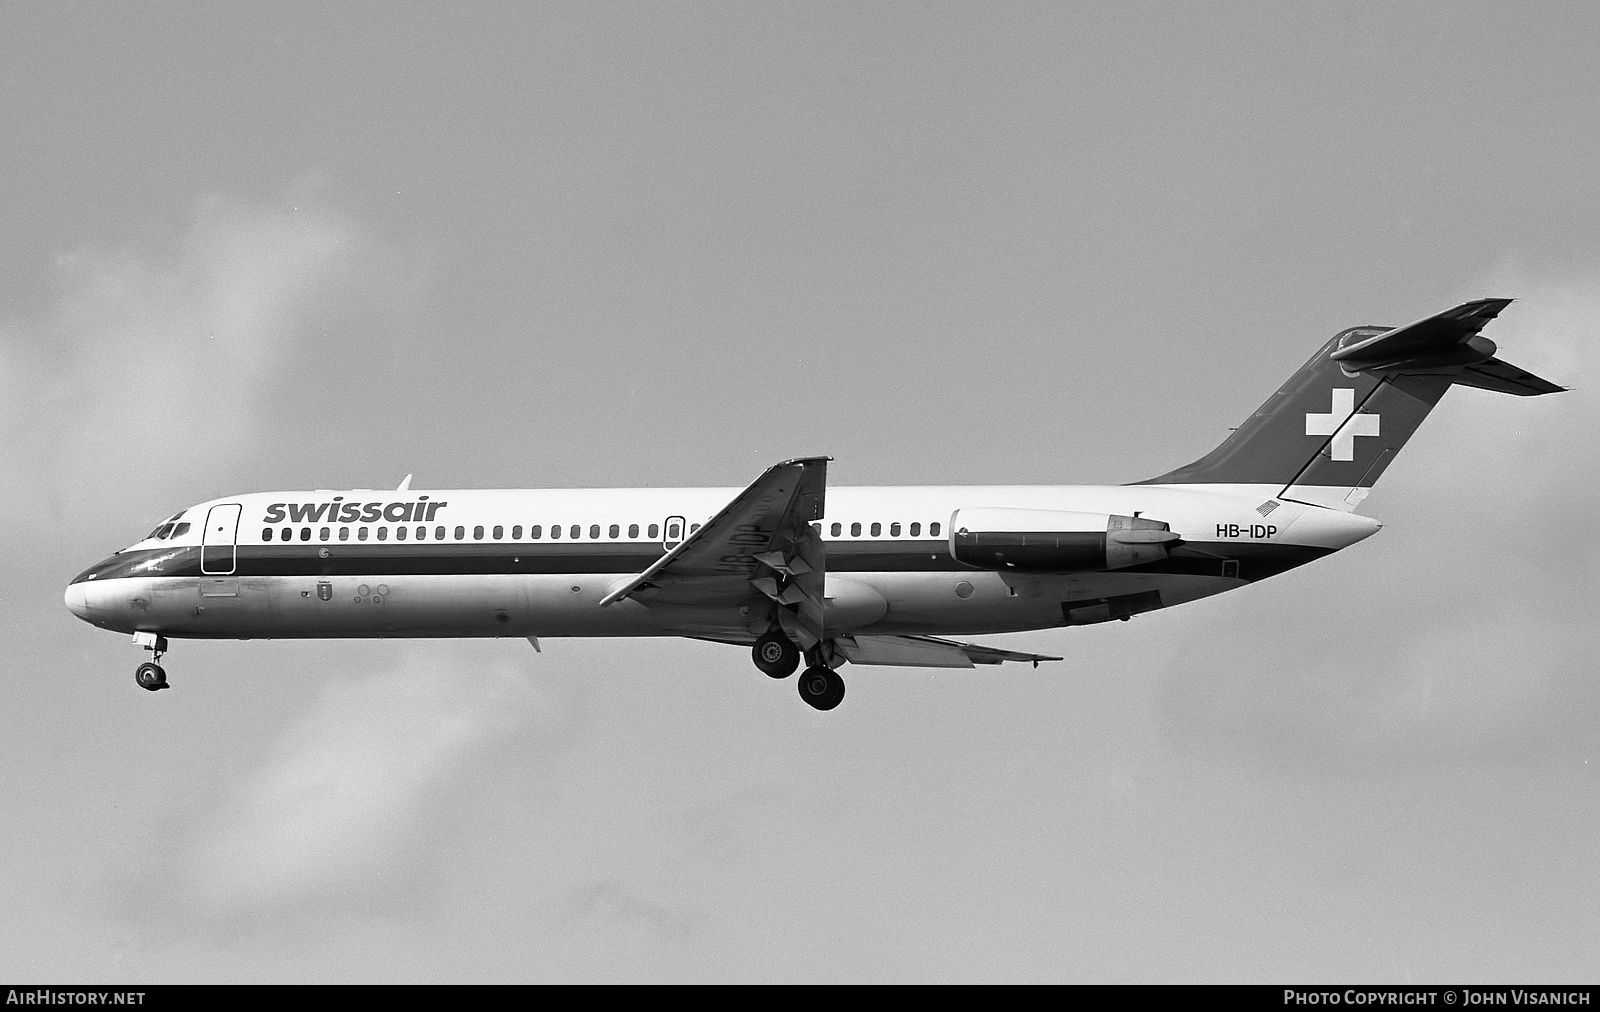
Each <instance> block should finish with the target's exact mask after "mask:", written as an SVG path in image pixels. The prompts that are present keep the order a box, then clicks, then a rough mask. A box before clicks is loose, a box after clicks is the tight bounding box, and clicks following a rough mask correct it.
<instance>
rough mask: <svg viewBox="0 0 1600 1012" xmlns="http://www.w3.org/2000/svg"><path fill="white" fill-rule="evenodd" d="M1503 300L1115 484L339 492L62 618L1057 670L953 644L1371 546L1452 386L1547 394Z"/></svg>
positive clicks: (161, 567)
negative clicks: (1377, 498) (1376, 493)
mask: <svg viewBox="0 0 1600 1012" xmlns="http://www.w3.org/2000/svg"><path fill="white" fill-rule="evenodd" d="M1510 302H1511V300H1509V299H1483V300H1479V301H1475V302H1468V303H1465V304H1463V305H1460V306H1457V307H1455V308H1454V309H1450V310H1447V311H1445V312H1443V313H1439V314H1437V315H1434V316H1430V317H1427V318H1425V319H1422V320H1419V321H1417V322H1416V323H1412V324H1409V325H1407V326H1404V327H1398V328H1395V327H1373V326H1367V327H1354V328H1351V329H1348V330H1344V331H1341V332H1340V333H1338V334H1336V335H1335V336H1334V337H1333V338H1332V339H1330V340H1329V341H1328V342H1327V343H1326V344H1324V345H1323V346H1322V347H1321V348H1319V349H1318V350H1317V353H1316V354H1315V355H1313V356H1312V357H1311V359H1310V361H1308V362H1307V363H1306V364H1305V365H1304V366H1303V367H1301V369H1300V370H1299V371H1298V372H1296V373H1295V374H1294V375H1293V376H1291V377H1290V378H1289V380H1288V382H1286V383H1284V385H1283V386H1282V387H1281V388H1279V389H1278V391H1277V392H1276V393H1274V394H1273V395H1272V396H1271V397H1269V398H1268V399H1267V401H1266V403H1264V404H1263V405H1262V406H1261V407H1260V408H1258V409H1257V410H1256V412H1255V413H1254V414H1252V415H1251V416H1250V417H1249V418H1248V419H1246V420H1245V422H1244V423H1243V424H1242V425H1240V426H1239V427H1238V428H1237V429H1235V430H1234V431H1233V432H1232V434H1231V435H1229V436H1228V437H1227V439H1225V440H1224V441H1223V442H1222V443H1221V444H1220V445H1219V446H1217V447H1216V449H1214V450H1212V451H1211V452H1210V453H1208V454H1206V455H1205V456H1203V457H1201V458H1200V459H1199V460H1196V461H1194V462H1193V463H1191V464H1188V465H1186V466H1183V467H1179V468H1177V469H1175V470H1172V471H1168V472H1167V473H1165V474H1162V475H1159V476H1157V477H1154V478H1149V479H1146V480H1144V481H1139V482H1134V483H1131V484H1126V485H1038V486H1034V485H1026V486H1024V485H1012V486H961V485H942V486H910V487H853V488H852V487H839V488H828V487H827V467H828V461H829V460H830V459H831V458H828V457H821V456H818V457H803V458H797V459H794V460H786V461H784V462H782V463H779V464H775V465H773V466H772V467H770V468H768V469H767V470H766V471H765V472H764V473H763V474H762V475H761V476H760V477H758V478H757V479H756V480H755V481H754V482H752V483H751V484H750V485H749V487H747V488H744V489H742V490H741V489H738V488H618V489H451V490H448V491H437V490H433V491H426V492H422V491H418V490H416V489H413V488H411V487H410V482H411V477H410V476H409V475H408V476H407V477H406V480H405V481H404V482H402V483H401V484H400V486H399V487H398V488H396V489H394V490H393V491H372V490H368V489H347V490H344V491H301V492H271V493H253V494H250V495H241V496H232V497H228V498H224V499H216V500H211V501H209V502H203V503H200V504H199V505H196V506H191V507H189V508H188V509H184V510H180V511H179V512H177V513H175V514H173V515H172V516H171V517H168V518H167V519H166V520H164V521H162V522H161V523H160V524H159V525H158V526H157V527H156V528H155V530H153V531H151V532H150V534H149V535H148V536H146V537H145V538H144V539H142V540H140V541H138V542H137V543H135V544H133V545H130V546H128V547H127V548H124V549H122V550H121V551H118V552H117V553H116V554H114V555H112V556H111V557H110V558H107V559H105V560H104V561H102V562H99V563H96V564H95V565H94V566H91V567H90V568H89V569H87V570H85V571H84V572H83V573H82V574H80V575H79V576H78V577H77V578H76V579H74V580H73V581H72V583H71V584H70V585H69V586H68V587H67V589H66V595H65V600H66V605H67V607H68V608H69V609H70V610H71V611H72V613H73V614H75V615H77V616H78V617H79V618H81V619H83V620H84V621H86V622H89V623H91V624H93V625H96V626H99V627H100V628H103V629H111V630H116V631H118V632H123V633H131V634H132V636H133V641H134V643H135V644H136V645H137V646H140V647H142V648H144V649H146V650H149V651H150V652H151V659H150V660H149V661H148V662H146V663H144V664H141V665H139V667H138V669H137V671H136V673H135V678H136V681H137V683H138V684H139V685H140V686H142V687H143V688H145V689H148V690H151V691H158V690H161V689H165V688H167V687H168V682H167V676H166V672H165V671H164V670H163V669H162V667H161V664H160V661H161V658H162V654H163V653H164V652H165V651H166V650H167V647H168V641H169V639H174V638H180V637H187V638H196V639H255V638H266V639H273V638H332V637H467V636H499V637H525V638H527V639H528V640H529V641H530V642H531V643H532V645H533V647H534V649H539V647H540V644H539V640H540V638H541V637H560V636H683V637H691V638H694V639H700V640H709V641H713V642H718V643H727V644H733V645H738V646H741V647H748V648H749V649H750V650H751V655H752V659H753V661H754V663H755V666H756V667H757V668H758V669H759V670H760V671H762V672H763V673H765V674H767V675H769V676H771V677H773V678H785V677H787V676H789V675H790V674H793V673H794V671H795V670H796V669H797V668H798V667H799V666H800V663H801V661H802V660H803V661H804V663H805V665H806V668H805V671H804V672H803V673H802V674H801V677H800V678H799V679H798V680H797V682H798V687H799V693H800V696H801V698H802V699H804V700H805V702H807V703H809V704H810V705H811V706H813V707H815V708H816V709H818V710H831V709H833V708H834V707H836V706H838V705H839V703H840V701H841V700H842V699H843V698H844V681H843V679H842V678H841V677H840V676H839V674H838V668H839V667H840V666H841V665H843V664H845V663H847V662H848V663H851V664H857V665H862V666H869V665H898V666H910V667H924V668H972V667H974V666H975V665H979V664H984V665H992V664H1000V663H1003V662H1007V661H1017V662H1031V663H1032V664H1033V665H1034V666H1035V667H1037V666H1038V665H1039V663H1040V662H1042V661H1059V660H1061V659H1062V658H1060V657H1057V656H1052V655H1045V654H1033V653H1026V652H1022V651H1016V650H1006V649H1001V648H998V647H992V646H983V645H979V644H976V643H969V642H966V641H965V640H964V639H955V638H952V637H958V636H960V637H965V636H973V635H985V634H995V633H1009V632H1018V631H1023V630H1034V629H1047V628H1058V627H1063V626H1066V627H1070V626H1082V625H1091V624H1095V623H1099V622H1108V621H1112V620H1123V621H1126V620H1128V619H1131V618H1133V617H1134V616H1136V615H1142V614H1145V613H1146V612H1152V611H1155V610H1157V609H1161V608H1168V607H1171V606H1173V605H1177V604H1183V603H1185V602H1188V601H1195V600H1198V599H1200V598H1203V597H1209V596H1211V595H1213V594H1219V593H1222V592H1223V591H1227V590H1234V589H1236V588H1239V587H1244V586H1246V585H1248V584H1251V583H1254V582H1256V581H1258V580H1263V579H1266V578H1267V577H1271V576H1275V575H1277V574H1279V573H1282V572H1285V571H1287V570H1290V569H1293V568H1295V567H1297V566H1301V565H1304V564H1305V563H1308V562H1311V561H1313V560H1315V559H1319V558H1322V557H1323V556H1325V555H1328V554H1330V553H1332V552H1336V551H1338V550H1340V549H1342V548H1347V547H1349V546H1350V545H1353V544H1355V543H1356V542H1358V541H1361V540H1363V539H1364V538H1367V537H1369V536H1370V535H1372V534H1374V533H1376V532H1377V531H1378V530H1379V528H1380V527H1381V526H1382V525H1381V524H1379V523H1378V522H1377V521H1375V520H1373V519H1370V518H1368V517H1366V516H1362V515H1360V514H1358V513H1356V512H1355V510H1356V508H1357V507H1358V506H1359V505H1360V504H1361V501H1362V500H1363V499H1364V498H1365V497H1366V495H1367V493H1368V491H1369V490H1370V489H1371V488H1372V486H1373V484H1374V483H1375V482H1376V481H1377V480H1378V478H1379V476H1380V475H1382V474H1383V472H1384V470H1385V469H1386V468H1387V467H1388V466H1389V465H1390V463H1392V462H1393V460H1394V456H1395V454H1396V453H1398V452H1399V450H1400V448H1401V447H1402V446H1404V445H1405V442H1406V440H1407V439H1408V438H1410V436H1411V434H1412V433H1413V432H1415V431H1416V429H1417V427H1418V426H1419V425H1420V424H1421V423H1422V421H1423V419H1424V418H1425V417H1426V416H1427V414H1428V412H1429V411H1430V410H1431V409H1432V408H1433V406H1434V405H1435V404H1436V403H1438V401H1439V399H1440V398H1441V397H1442V396H1443V395H1444V393H1445V391H1446V390H1448V389H1449V388H1450V387H1451V386H1452V385H1459V386H1469V387H1477V388H1480V389H1484V390H1492V391H1498V392H1501V393H1509V394H1516V395H1520V396H1534V395H1539V394H1548V393H1556V392H1559V391H1561V390H1562V389H1564V388H1562V387H1559V386H1556V385H1555V384H1553V383H1550V382H1549V381H1547V380H1544V379H1540V378H1539V377H1537V376H1534V375H1532V374H1531V373H1528V372H1525V371H1524V370H1522V369H1519V368H1517V367H1516V366H1513V365H1510V364H1508V363H1506V362H1504V361H1502V360H1500V359H1499V358H1497V357H1495V353H1496V351H1497V350H1498V349H1497V348H1496V346H1495V344H1494V342H1493V341H1490V340H1489V339H1488V338H1485V337H1483V336H1481V335H1480V333H1479V332H1480V331H1481V330H1482V329H1483V328H1484V326H1485V325H1486V324H1488V323H1489V321H1491V320H1493V319H1494V318H1495V317H1496V316H1498V315H1499V314H1500V312H1501V311H1502V310H1503V309H1505V307H1506V306H1507V305H1509V304H1510Z"/></svg>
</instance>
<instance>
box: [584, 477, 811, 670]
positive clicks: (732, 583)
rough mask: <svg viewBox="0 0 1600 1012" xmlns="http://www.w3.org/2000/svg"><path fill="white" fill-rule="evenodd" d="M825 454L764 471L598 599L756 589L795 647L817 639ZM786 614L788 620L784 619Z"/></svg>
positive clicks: (690, 596)
mask: <svg viewBox="0 0 1600 1012" xmlns="http://www.w3.org/2000/svg"><path fill="white" fill-rule="evenodd" d="M828 460H829V458H827V457H800V458H797V459H795V460H786V461H784V462H783V463H781V464H775V465H773V466H772V467H769V468H767V470H766V472H765V473H763V474H762V475H761V477H759V478H757V479H756V480H755V481H754V482H752V483H751V485H750V487H749V488H747V489H745V490H744V491H743V492H741V493H739V494H738V495H737V496H735V497H734V499H733V501H732V502H730V503H728V505H727V506H724V507H723V508H722V511H721V512H719V513H718V514H717V515H716V516H714V517H712V518H711V519H710V520H708V521H706V523H705V525H704V526H703V527H701V528H700V529H698V530H696V531H694V532H693V533H691V534H690V535H689V536H688V537H687V538H685V539H684V540H683V542H682V543H681V544H679V545H678V546H677V547H675V548H673V549H672V550H671V551H669V552H668V553H667V554H666V555H663V556H662V557H661V558H660V559H658V560H656V562H655V563H654V564H653V565H651V566H650V568H648V569H646V570H645V571H644V572H642V573H640V574H639V575H638V576H635V577H633V578H631V579H630V580H628V581H626V582H625V583H622V584H621V585H620V586H617V587H616V588H614V589H613V590H612V591H611V592H610V593H608V594H607V595H606V596H605V597H603V598H601V600H600V604H601V605H602V606H605V605H609V604H615V603H616V602H618V601H621V600H624V599H626V598H629V597H639V599H640V601H641V603H645V604H652V603H663V604H712V603H718V602H724V601H742V600H744V599H746V598H748V597H749V596H750V594H751V592H752V590H754V591H758V592H760V593H763V594H765V595H766V596H768V597H771V598H773V599H774V600H776V601H777V602H778V603H779V604H780V605H783V606H784V607H782V608H780V609H779V619H780V621H783V623H784V629H785V631H786V632H788V633H789V634H790V635H791V637H793V638H795V641H796V642H797V643H799V644H800V646H801V647H802V648H804V647H809V646H811V645H812V644H814V643H816V642H817V640H819V639H820V638H821V636H822V585H823V575H824V571H825V569H826V562H825V559H824V547H823V544H822V539H821V537H820V536H819V535H818V534H817V532H816V531H815V530H814V529H812V527H811V524H812V522H813V521H816V520H820V519H821V518H822V514H823V502H824V494H825V490H826V486H827V479H828ZM786 616H787V617H786Z"/></svg>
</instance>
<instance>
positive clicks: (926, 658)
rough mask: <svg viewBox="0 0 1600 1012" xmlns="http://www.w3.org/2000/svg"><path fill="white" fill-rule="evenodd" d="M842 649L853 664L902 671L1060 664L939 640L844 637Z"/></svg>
mask: <svg viewBox="0 0 1600 1012" xmlns="http://www.w3.org/2000/svg"><path fill="white" fill-rule="evenodd" d="M838 645H839V649H840V650H841V651H843V653H844V655H845V657H846V658H847V659H848V660H849V661H850V662H851V663H852V664H878V665H885V666H891V667H903V668H970V667H974V666H976V665H979V664H1000V663H1002V662H1004V661H1030V662H1032V664H1033V666H1034V667H1038V666H1039V662H1040V661H1059V660H1061V658H1059V657H1051V656H1049V655H1046V654H1027V653H1022V652H1020V651H1016V650H1000V649H997V648H995V647H986V646H981V645H979V644H977V643H958V642H956V641H955V640H947V639H940V638H939V637H937V636H842V637H840V638H839V640H838Z"/></svg>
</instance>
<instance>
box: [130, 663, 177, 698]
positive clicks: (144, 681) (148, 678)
mask: <svg viewBox="0 0 1600 1012" xmlns="http://www.w3.org/2000/svg"><path fill="white" fill-rule="evenodd" d="M133 678H134V681H136V682H138V683H139V688H141V689H149V690H150V691H151V692H159V691H160V690H162V689H170V688H172V686H170V685H168V684H167V673H166V672H165V671H162V670H161V665H159V664H151V663H150V662H148V661H147V662H145V663H144V664H141V665H139V670H137V671H135V672H134V673H133Z"/></svg>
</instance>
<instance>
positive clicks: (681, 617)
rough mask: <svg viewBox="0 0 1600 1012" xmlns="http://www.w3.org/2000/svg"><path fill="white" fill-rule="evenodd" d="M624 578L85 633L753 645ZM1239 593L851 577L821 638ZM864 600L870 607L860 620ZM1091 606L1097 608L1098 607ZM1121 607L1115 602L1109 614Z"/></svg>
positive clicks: (298, 588) (530, 582) (175, 581)
mask: <svg viewBox="0 0 1600 1012" xmlns="http://www.w3.org/2000/svg"><path fill="white" fill-rule="evenodd" d="M626 576H627V574H598V575H597V574H592V573H590V574H578V575H573V574H546V575H520V574H490V575H400V576H382V577H362V576H332V577H318V576H268V577H250V576H245V577H200V578H195V577H155V578H145V579H118V580H110V581H106V582H104V583H102V584H100V585H99V586H97V587H96V588H95V601H96V603H97V607H96V611H95V615H96V617H95V619H94V621H95V624H97V625H100V626H102V627H104V628H108V629H115V630H119V631H123V632H132V631H135V630H146V631H151V632H159V633H162V634H164V635H167V636H174V637H189V638H199V639H278V638H281V639H304V638H343V637H352V638H363V637H374V638H376V637H455V636H460V637H488V636H506V637H523V636H546V637H560V636H671V635H688V636H705V637H712V638H732V639H746V638H749V639H753V638H754V637H755V636H756V635H758V634H760V633H761V632H764V631H765V628H766V622H767V619H766V617H765V612H764V611H763V610H762V609H761V608H760V607H759V602H757V605H756V606H755V607H751V606H750V605H735V604H720V605H711V606H665V605H659V604H657V605H651V604H649V603H648V601H647V600H646V601H643V602H641V601H638V600H628V601H622V602H618V603H617V604H614V605H611V606H609V607H604V608H602V607H600V605H599V601H600V598H602V597H603V596H605V594H606V593H607V590H608V588H609V587H611V586H613V585H614V584H615V582H616V581H617V580H619V579H625V578H626ZM1239 585H1240V581H1238V580H1232V579H1221V578H1217V577H1203V576H1185V575H1174V574H1155V573H1150V574H1138V573H1089V574H1075V575H1070V576H1054V575H1037V574H1029V575H1012V574H1006V573H996V572H986V571H979V570H972V571H949V572H942V573H852V574H850V578H849V583H848V584H841V585H840V588H841V590H843V589H846V588H848V590H849V593H850V598H849V599H847V598H846V597H845V596H844V594H843V593H841V596H840V598H839V599H838V604H839V607H838V608H836V609H830V610H829V611H828V615H829V620H828V626H827V631H828V632H829V633H836V634H839V635H850V634H855V633H863V634H881V635H904V634H930V635H966V634H979V633H993V632H1015V631H1021V630H1028V629H1041V628H1050V627H1054V626H1062V625H1076V624H1088V623H1091V622H1095V621H1104V620H1107V619H1108V618H1120V617H1124V616H1125V615H1129V614H1133V613H1137V612H1142V611H1151V610H1155V609H1157V608H1164V607H1168V606H1170V605H1174V604H1181V603H1183V602H1184V601H1191V600H1195V599H1197V598H1200V597H1206V596H1209V595H1211V594H1216V593H1221V592H1222V591H1224V590H1229V589H1232V588H1233V587H1237V586H1239ZM863 588H869V589H870V592H871V594H870V597H871V598H872V599H875V600H877V602H878V603H877V604H876V605H875V606H873V607H863V606H862V605H861V601H862V600H863V599H864V597H863V594H862V589H863ZM1102 602H1109V603H1106V604H1104V606H1103V607H1101V603H1102ZM1119 602H1121V603H1119Z"/></svg>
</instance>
